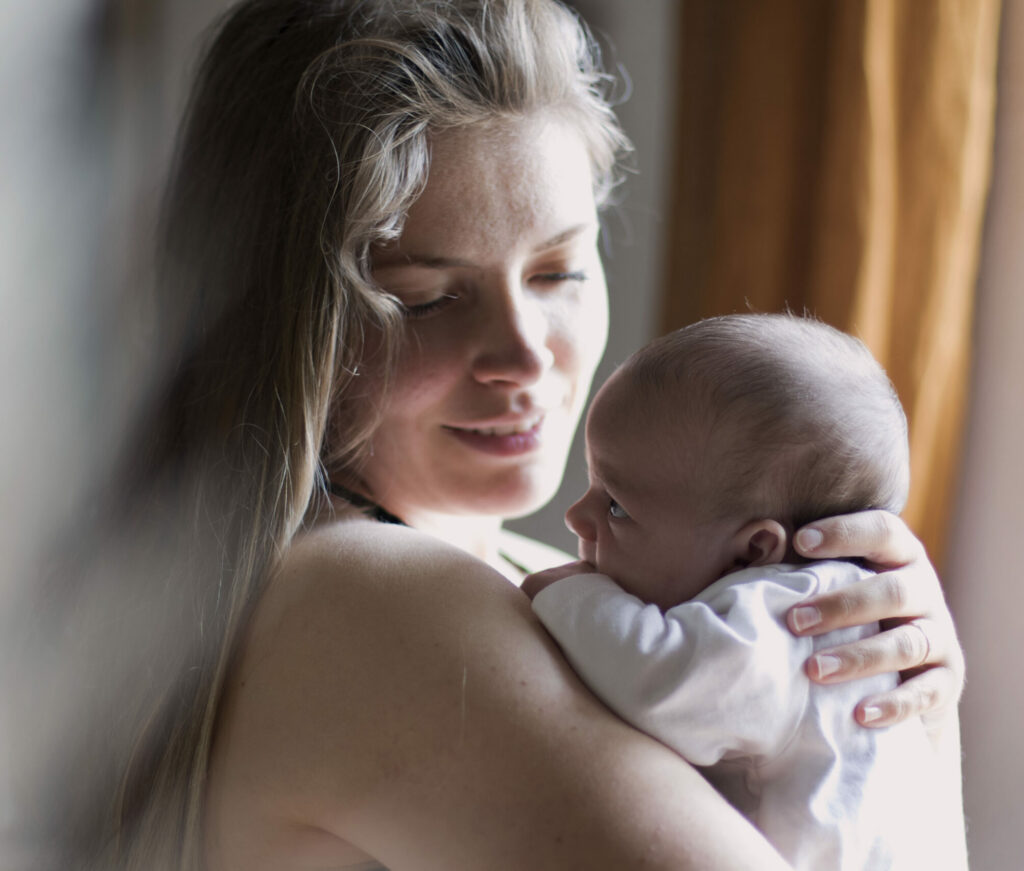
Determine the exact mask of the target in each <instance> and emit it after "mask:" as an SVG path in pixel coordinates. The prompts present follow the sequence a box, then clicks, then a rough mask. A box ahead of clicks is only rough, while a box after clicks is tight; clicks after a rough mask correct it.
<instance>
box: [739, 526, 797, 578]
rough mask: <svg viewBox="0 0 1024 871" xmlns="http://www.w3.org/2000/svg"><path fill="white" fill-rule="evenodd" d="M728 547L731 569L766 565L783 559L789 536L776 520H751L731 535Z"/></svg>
mask: <svg viewBox="0 0 1024 871" xmlns="http://www.w3.org/2000/svg"><path fill="white" fill-rule="evenodd" d="M730 547H731V553H732V557H733V566H734V568H733V571H735V570H736V569H741V568H743V569H745V568H747V567H748V566H767V565H772V564H773V563H780V562H782V561H783V560H784V559H785V557H786V551H787V550H788V548H789V536H788V535H787V533H786V528H785V527H784V526H783V525H782V524H781V523H779V522H778V521H777V520H768V519H764V520H752V521H750V523H748V524H746V525H745V526H743V527H742V528H741V529H739V530H738V531H737V532H736V533H735V534H734V535H733V537H732V541H731V542H730Z"/></svg>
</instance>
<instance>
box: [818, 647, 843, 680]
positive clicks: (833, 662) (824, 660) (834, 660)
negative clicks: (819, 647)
mask: <svg viewBox="0 0 1024 871" xmlns="http://www.w3.org/2000/svg"><path fill="white" fill-rule="evenodd" d="M842 664H843V661H842V660H841V659H840V658H839V657H838V656H829V655H828V654H827V653H826V654H822V655H821V656H816V657H814V665H815V668H816V669H817V671H818V677H828V676H829V675H830V674H835V673H836V672H837V671H839V669H840V668H841V667H842Z"/></svg>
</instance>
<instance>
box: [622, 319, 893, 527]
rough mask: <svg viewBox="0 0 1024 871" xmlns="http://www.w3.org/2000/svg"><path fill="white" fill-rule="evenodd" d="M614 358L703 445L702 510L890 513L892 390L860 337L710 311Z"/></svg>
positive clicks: (785, 517)
mask: <svg viewBox="0 0 1024 871" xmlns="http://www.w3.org/2000/svg"><path fill="white" fill-rule="evenodd" d="M622 369H623V370H624V372H626V373H627V374H628V375H629V376H630V378H631V379H632V380H631V382H630V383H631V384H632V385H636V387H637V388H638V390H639V391H640V392H641V395H642V400H641V401H642V402H643V404H644V407H645V408H651V409H656V411H654V412H653V413H654V414H655V415H657V417H658V419H659V420H663V421H665V422H666V423H668V424H669V426H670V428H678V427H683V428H685V430H684V431H685V432H687V433H688V434H689V435H690V436H691V437H694V438H698V439H700V440H701V441H700V443H701V444H703V445H705V447H706V450H705V455H703V456H702V462H701V463H700V464H699V465H700V468H699V469H695V470H693V477H694V479H695V480H694V481H693V482H692V483H693V484H694V486H695V487H696V488H697V492H698V493H700V494H701V498H702V499H703V503H704V505H703V507H704V508H705V509H706V510H707V511H708V512H709V513H711V514H714V515H716V516H721V517H724V516H736V515H740V514H742V515H747V517H746V519H757V518H762V517H768V518H772V519H775V520H778V521H779V522H781V523H783V524H784V525H786V526H788V527H789V529H790V530H791V531H792V530H795V529H798V528H799V527H801V526H803V525H804V524H806V523H810V522H811V521H813V520H817V519H820V518H822V517H830V516H834V515H838V514H846V513H851V512H855V511H863V510H867V509H871V508H882V509H886V510H888V511H892V512H895V513H898V512H899V511H900V510H901V509H902V508H903V505H904V504H905V502H906V499H907V491H908V489H909V486H910V461H909V448H908V445H907V422H906V417H905V416H904V413H903V408H902V406H901V405H900V401H899V398H898V397H897V395H896V391H895V390H894V388H893V386H892V383H891V382H890V381H889V379H888V377H887V376H886V374H885V371H884V370H883V369H882V367H881V366H880V365H879V364H878V362H877V361H876V360H875V359H874V357H873V356H872V355H871V352H870V351H869V350H868V349H867V348H866V347H865V345H864V344H863V343H862V342H860V341H859V340H858V339H855V338H854V337H852V336H849V335H847V334H846V333H842V332H840V331H839V330H836V329H834V328H832V327H830V326H828V325H827V324H824V323H821V322H820V321H816V320H813V319H812V318H808V317H797V316H794V315H790V314H774V315H772V314H738V315H727V316H723V317H717V318H709V319H707V320H703V321H699V322H698V323H695V324H691V325H690V326H688V327H684V328H682V329H680V330H677V331H675V332H673V333H669V334H668V335H666V336H663V337H661V338H660V339H656V340H655V341H654V342H652V343H651V344H649V345H648V346H646V347H644V348H642V349H641V350H640V351H638V352H637V353H636V354H634V355H633V356H632V357H631V358H630V359H629V360H627V361H626V362H625V363H624V364H623V366H622ZM674 431H678V430H674Z"/></svg>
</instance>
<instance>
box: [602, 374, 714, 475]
mask: <svg viewBox="0 0 1024 871" xmlns="http://www.w3.org/2000/svg"><path fill="white" fill-rule="evenodd" d="M673 393H674V391H671V390H661V389H658V388H655V387H652V386H651V385H644V384H641V383H637V379H635V378H632V377H630V375H629V374H628V373H624V372H623V371H622V370H619V371H617V372H616V373H615V374H614V375H613V376H612V377H611V378H610V379H609V380H608V381H606V382H605V384H604V386H603V387H602V388H601V390H600V391H599V392H598V394H597V396H596V397H595V398H594V402H593V403H592V404H591V408H590V412H589V414H588V416H587V442H588V447H589V448H590V449H591V450H592V451H593V453H595V454H596V456H597V458H599V459H600V458H602V456H603V457H607V456H608V455H609V454H612V455H614V459H615V463H616V465H618V466H619V467H624V466H627V465H629V466H633V467H634V469H636V470H637V475H638V477H643V478H650V479H651V480H652V483H665V484H670V485H672V486H675V485H676V484H678V482H679V479H681V478H684V477H685V478H687V479H692V477H693V475H694V473H695V471H696V467H699V466H701V465H702V464H703V463H704V462H705V461H706V460H707V459H708V456H709V454H710V452H711V449H712V445H713V442H714V439H713V438H712V432H711V430H712V424H711V420H710V419H709V417H708V416H707V415H705V414H702V413H701V408H700V407H698V406H697V405H694V404H691V403H686V402H683V401H680V400H681V397H679V396H675V395H673ZM641 473H645V474H641Z"/></svg>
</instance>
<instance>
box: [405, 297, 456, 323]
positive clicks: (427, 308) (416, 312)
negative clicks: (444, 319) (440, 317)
mask: <svg viewBox="0 0 1024 871" xmlns="http://www.w3.org/2000/svg"><path fill="white" fill-rule="evenodd" d="M458 298H459V297H458V295H457V294H454V293H442V294H441V295H440V296H436V297H434V298H433V299H430V300H427V301H426V302H420V303H409V302H402V315H403V316H404V317H405V319H406V320H410V321H415V320H421V319H423V318H428V317H430V316H431V315H433V314H437V313H438V312H439V311H442V310H443V309H445V308H447V307H448V306H449V305H451V304H452V303H453V302H455V300H457V299H458Z"/></svg>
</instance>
